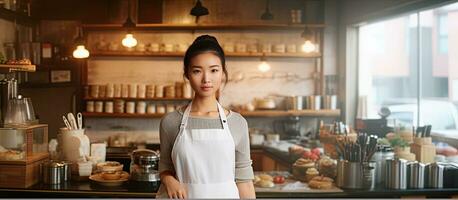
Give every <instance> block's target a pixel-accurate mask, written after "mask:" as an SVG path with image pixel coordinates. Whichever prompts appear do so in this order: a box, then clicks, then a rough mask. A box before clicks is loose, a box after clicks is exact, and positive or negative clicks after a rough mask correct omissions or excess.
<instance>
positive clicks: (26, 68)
mask: <svg viewBox="0 0 458 200" xmlns="http://www.w3.org/2000/svg"><path fill="white" fill-rule="evenodd" d="M35 70H36V66H35V65H1V64H0V73H10V72H14V71H21V72H34V71H35Z"/></svg>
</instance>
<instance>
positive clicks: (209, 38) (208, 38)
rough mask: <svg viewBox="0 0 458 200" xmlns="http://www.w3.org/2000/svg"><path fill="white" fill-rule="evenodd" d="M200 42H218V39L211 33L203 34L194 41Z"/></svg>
mask: <svg viewBox="0 0 458 200" xmlns="http://www.w3.org/2000/svg"><path fill="white" fill-rule="evenodd" d="M198 42H214V43H216V44H218V40H217V39H216V38H215V37H213V36H211V35H201V36H199V37H197V38H196V39H195V40H194V42H193V43H198Z"/></svg>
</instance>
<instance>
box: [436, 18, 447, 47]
mask: <svg viewBox="0 0 458 200" xmlns="http://www.w3.org/2000/svg"><path fill="white" fill-rule="evenodd" d="M437 18H438V23H437V32H438V34H437V35H438V47H439V52H440V53H443V54H446V53H448V24H447V14H440V15H438V17H437Z"/></svg>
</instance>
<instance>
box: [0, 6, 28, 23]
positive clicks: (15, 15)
mask: <svg viewBox="0 0 458 200" xmlns="http://www.w3.org/2000/svg"><path fill="white" fill-rule="evenodd" d="M0 18H2V19H6V20H8V21H11V22H14V21H16V23H18V24H21V25H26V26H33V25H35V24H36V23H37V20H35V19H34V18H32V17H30V16H27V15H25V14H24V13H19V12H16V11H13V10H8V9H6V8H2V7H0Z"/></svg>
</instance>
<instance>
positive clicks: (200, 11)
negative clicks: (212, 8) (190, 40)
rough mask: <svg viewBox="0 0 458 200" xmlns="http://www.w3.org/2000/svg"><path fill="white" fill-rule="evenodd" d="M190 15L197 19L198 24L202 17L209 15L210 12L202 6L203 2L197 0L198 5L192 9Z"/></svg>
mask: <svg viewBox="0 0 458 200" xmlns="http://www.w3.org/2000/svg"><path fill="white" fill-rule="evenodd" d="M190 14H191V15H192V16H195V17H196V23H197V22H198V21H199V17H200V16H204V15H208V14H209V12H208V8H205V7H204V6H202V2H200V0H197V2H196V5H194V7H193V8H192V9H191V12H190Z"/></svg>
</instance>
